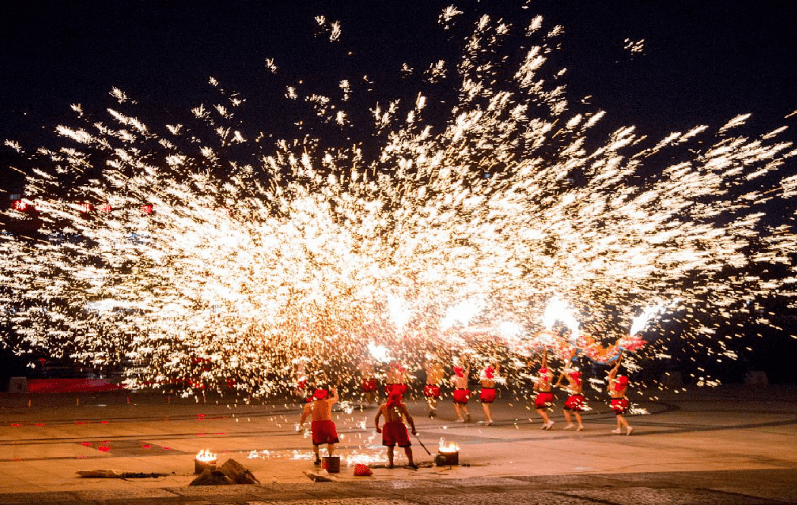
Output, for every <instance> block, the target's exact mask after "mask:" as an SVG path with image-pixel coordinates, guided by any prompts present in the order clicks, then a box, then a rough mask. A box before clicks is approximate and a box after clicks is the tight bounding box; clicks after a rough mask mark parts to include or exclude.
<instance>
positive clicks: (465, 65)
mask: <svg viewBox="0 0 797 505" xmlns="http://www.w3.org/2000/svg"><path fill="white" fill-rule="evenodd" d="M460 14H462V13H461V12H459V11H457V10H456V9H455V8H453V7H450V8H448V9H446V10H445V11H444V12H443V13H442V14H441V15H440V23H441V25H442V26H443V28H444V29H446V30H452V29H454V27H453V25H452V24H451V21H452V19H453V18H454V17H456V16H458V15H460ZM316 19H317V21H318V24H319V26H320V28H321V29H322V30H324V31H325V33H327V35H328V37H329V40H330V41H331V42H334V43H335V44H342V43H344V42H343V39H341V38H340V35H341V31H340V26H341V25H340V24H339V23H338V22H334V23H331V24H330V23H328V22H327V21H326V18H324V17H322V16H320V17H318V18H316ZM542 27H543V20H542V18H541V17H539V16H537V17H535V18H533V19H532V20H531V21H530V22H529V23H528V25H527V27H525V28H524V27H516V26H512V25H507V24H504V23H502V22H495V21H494V20H492V19H490V18H489V17H488V16H483V17H482V18H480V19H479V20H478V22H477V24H476V26H475V29H474V31H473V33H472V34H471V36H470V37H468V38H467V39H466V40H465V46H464V48H463V58H462V59H461V61H459V62H453V63H451V62H447V61H443V60H437V59H435V60H434V61H430V63H429V65H428V67H427V69H426V70H425V71H423V72H420V73H421V74H423V77H422V78H423V80H424V81H423V84H424V88H423V91H417V92H413V93H412V96H411V98H410V99H409V100H401V99H399V98H397V99H395V100H393V101H389V102H387V103H384V102H383V103H375V104H372V105H371V106H370V107H369V112H368V114H367V117H369V118H370V120H371V121H372V126H373V135H372V136H369V137H368V138H369V142H370V144H367V145H364V144H357V143H348V142H347V143H346V144H345V145H340V146H337V147H323V146H325V145H327V143H325V142H323V141H322V140H324V139H321V138H313V137H312V136H311V135H308V134H307V131H310V127H309V125H310V124H315V123H313V121H317V122H318V124H319V125H325V126H326V127H332V128H338V129H340V130H341V131H345V132H353V131H355V129H354V128H355V122H356V121H357V119H356V118H362V117H364V116H365V115H364V114H362V113H361V112H360V111H355V113H352V112H350V111H348V110H346V106H347V105H348V104H352V107H355V105H354V102H353V100H352V99H351V97H354V96H356V95H357V93H358V92H361V91H362V90H363V89H364V88H367V87H369V86H371V85H372V83H371V81H370V80H369V79H368V77H367V76H365V77H363V78H361V79H359V78H356V77H352V76H342V77H341V78H340V79H339V80H338V81H337V82H339V83H340V86H339V88H340V89H339V91H342V95H341V96H340V98H335V97H329V96H325V95H324V94H322V93H316V92H313V91H311V90H308V89H306V86H305V85H303V84H302V83H287V84H286V83H283V84H282V85H281V89H286V90H287V91H286V94H285V97H286V100H287V101H288V102H297V103H298V102H302V101H303V102H304V103H305V104H306V105H307V106H308V107H310V110H312V114H308V116H309V117H306V118H303V119H302V120H300V121H298V122H297V123H296V126H297V128H299V129H302V128H305V130H303V131H302V133H301V134H300V135H299V136H297V137H296V138H292V139H291V138H285V139H278V140H275V141H274V143H273V145H267V140H266V139H267V138H270V137H268V136H264V135H263V134H257V133H255V134H249V133H247V132H246V130H247V128H246V125H245V124H242V123H241V122H240V121H238V119H237V117H238V116H237V112H236V111H238V110H239V109H241V108H243V107H244V106H245V105H246V100H244V99H243V98H242V97H241V96H240V95H238V94H235V93H228V92H225V91H224V90H222V89H221V87H220V84H219V83H218V81H216V80H215V79H212V78H211V80H210V85H211V86H212V88H213V90H214V93H218V96H219V97H220V99H221V103H218V104H216V105H215V106H209V105H206V104H200V105H198V106H197V107H195V108H193V109H191V111H190V114H187V116H186V118H185V119H186V121H185V123H184V124H183V123H181V124H175V125H166V126H164V127H156V126H153V125H151V124H147V121H146V120H145V119H139V117H142V118H143V117H144V115H143V114H142V113H141V111H140V110H139V111H138V114H139V117H136V116H134V115H133V114H134V112H135V108H136V107H137V103H136V101H134V100H132V99H131V98H130V97H128V96H127V95H126V94H125V93H124V92H123V91H121V90H119V89H116V88H114V90H112V92H111V95H112V97H113V98H115V99H116V101H117V102H118V104H116V108H114V109H110V108H109V109H107V113H108V115H109V117H108V118H107V119H105V120H104V121H101V120H96V119H91V115H90V112H89V111H87V110H86V108H85V107H83V106H79V105H75V106H73V107H72V108H73V110H74V111H75V113H76V114H77V122H78V125H76V126H66V125H59V126H58V127H57V133H58V134H59V135H60V136H61V138H62V139H63V142H64V146H62V147H55V148H40V149H37V150H34V151H26V150H25V147H24V146H22V145H20V144H19V143H18V142H16V141H13V140H9V141H6V145H9V146H12V147H13V148H14V149H15V150H17V151H20V152H27V153H28V154H29V156H30V158H31V159H32V160H35V161H36V163H37V166H36V167H35V168H33V169H31V170H30V171H29V173H28V182H27V187H26V190H25V197H24V199H23V203H24V204H25V205H30V206H32V207H33V208H35V209H36V210H37V211H38V214H37V215H36V218H37V219H40V220H41V225H40V227H39V229H40V231H41V235H40V236H38V237H35V239H25V238H21V237H17V236H12V235H9V234H4V235H2V236H0V250H1V251H2V258H3V259H2V270H1V271H0V274H1V275H2V278H3V284H4V290H3V306H4V309H5V310H4V316H3V317H4V318H5V322H6V323H7V324H8V326H9V327H10V328H13V333H12V334H9V335H7V336H5V338H4V341H3V343H4V344H5V345H6V346H9V347H11V348H13V349H14V350H15V351H16V352H18V353H20V354H25V353H33V352H39V351H43V352H46V353H48V354H51V355H67V356H69V357H71V358H73V359H75V360H78V361H80V362H84V363H89V364H93V365H96V366H114V365H116V366H123V368H124V374H125V379H126V383H127V385H128V386H129V387H144V386H156V387H160V386H164V385H171V384H176V383H181V384H188V385H189V388H188V389H187V391H188V394H190V393H191V392H192V391H193V390H195V389H197V388H214V389H221V388H233V389H237V390H239V391H242V392H245V393H246V394H250V395H253V396H268V395H274V394H278V393H283V392H286V391H289V390H291V389H292V388H294V387H295V386H296V384H297V381H296V373H297V370H296V369H297V363H300V362H299V361H297V359H299V358H303V359H306V362H305V361H301V364H302V366H301V371H300V372H298V373H300V375H301V377H302V379H303V380H307V381H308V382H309V383H315V384H324V383H326V384H328V383H341V384H342V383H352V382H353V379H354V377H355V375H356V363H358V362H360V361H362V360H363V357H364V356H368V355H369V353H370V354H371V355H372V356H374V358H376V359H377V360H379V361H387V360H388V356H389V357H390V358H391V359H392V358H395V359H398V360H401V362H402V363H405V364H408V365H409V366H410V367H414V368H415V369H418V368H420V366H421V364H422V363H423V359H424V358H423V356H424V354H425V353H429V352H432V353H434V354H436V355H438V356H440V357H441V358H443V359H444V360H450V359H451V358H452V356H454V355H460V354H462V351H463V350H467V349H471V348H472V349H471V350H472V352H471V353H470V354H472V355H473V356H474V357H479V356H482V355H485V359H486V357H487V355H496V354H498V355H500V356H501V357H503V358H505V359H504V363H505V364H506V365H507V366H504V367H503V368H502V375H503V376H505V377H508V378H509V380H508V383H509V384H514V383H515V382H516V381H515V380H514V379H512V378H513V377H514V378H518V377H523V376H524V375H523V374H524V373H525V372H524V371H523V368H525V366H526V360H525V357H526V356H529V355H530V354H531V353H535V352H539V351H541V350H542V349H543V348H549V347H550V348H556V347H559V348H561V349H564V350H565V351H566V350H568V349H569V350H571V351H572V350H574V348H577V347H578V346H579V345H581V344H579V337H581V336H582V335H583V336H586V337H585V338H587V337H588V338H589V339H591V342H592V344H590V345H592V346H593V347H594V346H598V347H600V346H608V347H601V349H603V351H601V352H592V353H585V354H584V355H585V356H587V357H590V358H592V359H598V360H599V361H600V360H602V359H611V357H612V356H613V355H614V354H612V353H611V352H609V350H612V351H616V350H617V346H619V347H622V345H623V344H622V343H619V344H618V341H619V340H620V339H621V338H626V339H629V335H631V336H636V335H637V333H638V332H640V331H642V329H643V328H644V330H645V331H646V334H647V335H653V336H654V337H655V336H657V335H659V336H660V335H663V334H667V333H668V332H672V331H673V330H672V329H669V328H670V327H677V330H676V331H678V332H680V333H679V336H678V338H677V339H675V340H671V339H665V338H659V339H656V338H651V339H650V340H652V341H650V340H649V341H647V345H645V346H644V347H642V348H641V350H639V351H637V353H636V355H635V357H634V359H640V360H648V359H657V358H660V359H666V357H668V356H669V355H670V354H671V353H670V350H669V347H671V346H672V345H673V344H675V347H677V348H679V349H680V348H682V347H692V348H693V349H694V352H695V353H696V354H698V355H700V356H704V357H705V356H724V357H732V356H733V350H732V349H727V348H726V345H727V343H726V342H723V341H722V340H719V341H717V340H714V339H712V338H711V336H712V335H713V334H714V332H715V331H716V330H717V327H718V326H719V325H723V326H727V327H731V328H733V327H732V325H731V324H730V323H731V320H733V319H735V318H738V317H740V316H749V317H753V316H754V315H755V313H756V311H757V310H758V309H759V305H758V303H759V302H758V301H759V300H760V298H761V297H767V296H770V295H771V294H772V293H779V294H781V295H784V296H793V294H794V286H795V276H794V268H793V266H792V265H793V264H794V263H795V262H794V251H796V250H797V247H796V246H797V244H796V243H795V242H796V241H795V236H796V235H795V233H794V230H793V222H775V221H774V220H773V219H772V218H771V215H770V214H771V213H770V211H769V209H772V208H773V206H777V205H780V204H782V203H783V202H787V201H788V200H789V199H791V198H793V197H794V195H795V193H797V190H796V189H795V188H797V183H796V182H795V181H797V178H795V176H793V175H792V176H790V177H783V178H780V176H779V175H778V171H779V169H780V168H781V167H782V166H784V164H785V162H786V160H787V159H788V158H790V157H792V156H793V155H794V154H795V151H794V150H793V146H792V145H791V144H790V143H789V142H783V141H777V140H776V137H777V135H778V134H779V133H781V132H782V130H780V131H776V132H769V133H767V134H766V135H760V136H758V137H757V138H754V137H748V136H743V135H739V136H733V132H734V131H738V130H739V129H741V128H742V127H743V126H744V123H745V121H747V120H748V115H739V116H737V117H735V118H733V119H731V120H730V121H729V122H728V123H727V124H726V125H724V126H722V127H721V128H720V129H719V130H717V131H716V132H715V133H713V134H712V133H710V131H709V128H708V127H707V126H697V127H694V128H691V129H688V130H687V131H686V133H681V132H676V133H672V134H671V135H669V136H667V137H666V138H665V139H662V140H661V141H659V142H650V141H649V140H648V139H647V138H646V137H645V136H644V135H642V134H640V133H638V132H637V131H636V129H635V128H634V127H623V128H619V129H617V130H616V131H614V132H613V133H611V134H610V135H608V138H605V136H604V135H602V134H600V133H598V132H597V130H598V126H599V125H600V124H601V123H600V122H601V120H602V119H603V118H604V117H605V116H606V113H605V112H604V111H599V110H593V111H589V110H587V111H582V112H575V111H571V109H573V108H574V106H573V105H572V104H571V103H570V102H569V100H568V98H567V94H566V88H565V86H564V85H563V84H562V77H563V75H564V74H565V71H564V70H563V69H551V68H550V67H551V66H552V63H551V60H550V58H551V56H552V54H553V53H554V52H555V51H557V50H558V42H557V38H558V37H559V36H560V35H561V34H562V33H563V31H562V28H561V27H558V26H557V27H554V28H553V29H551V30H550V31H548V32H547V33H546V32H544V31H543V30H542ZM348 35H349V34H347V36H348ZM517 37H523V38H525V46H524V50H525V53H524V54H525V57H523V58H520V59H519V60H518V59H515V58H504V55H503V53H502V52H501V51H502V49H505V46H504V45H503V44H504V42H505V41H506V39H508V38H517ZM627 48H628V50H630V51H632V52H639V51H641V50H642V42H641V41H640V42H630V41H629V43H628V45H627ZM512 62H515V63H512ZM510 65H514V67H513V68H509V66H510ZM266 67H267V68H266V70H267V71H268V72H269V74H270V77H272V78H274V79H276V78H277V77H276V74H277V69H278V68H279V67H278V65H277V62H276V61H274V60H273V59H268V60H266ZM397 70H398V69H397ZM401 70H402V73H404V74H405V75H414V74H415V72H414V71H413V69H412V67H410V66H409V65H404V66H403V67H402V69H401ZM419 78H420V76H419ZM452 81H456V83H457V88H456V89H457V92H458V96H459V100H458V102H457V103H456V104H455V105H453V106H451V105H446V102H445V101H442V100H441V101H439V103H438V101H437V100H436V99H435V94H434V93H433V92H432V90H434V89H436V88H435V87H436V86H438V87H441V89H449V88H446V86H451V84H452ZM357 83H360V84H357ZM446 107H447V109H446V111H445V112H446V114H447V117H448V120H447V121H446V123H445V125H444V126H441V125H440V124H438V123H435V122H434V121H431V120H427V119H426V118H425V115H424V114H425V113H426V112H427V110H430V109H434V110H435V111H436V112H435V114H439V111H440V110H442V109H443V108H446ZM356 128H358V129H365V128H366V126H365V125H362V124H356ZM247 149H248V152H246V150H247ZM242 152H246V153H245V154H243V155H242V154H241V153H242ZM369 153H371V154H369ZM373 153H376V154H373ZM778 179H780V180H778ZM20 208H22V207H20ZM20 208H18V209H17V210H15V209H11V210H9V211H8V214H9V215H10V217H14V218H22V217H25V216H29V215H30V214H25V212H24V208H22V209H23V210H19V209H20ZM775 270H777V271H781V272H783V275H779V276H776V275H772V274H771V271H775ZM640 313H641V314H642V315H641V316H640V315H639V314H640ZM708 314H710V315H711V317H710V318H709V317H707V315H708ZM655 317H658V319H655ZM717 321H720V322H719V323H718V322H717ZM637 325H641V326H637ZM471 328H479V331H471ZM543 330H546V331H543ZM565 330H569V332H568V331H565ZM734 331H735V333H734V332H732V334H731V335H730V336H731V337H733V336H739V335H741V334H742V333H743V329H741V328H736V329H735V330H734ZM640 338H641V337H640ZM485 342H486V343H485ZM629 342H631V340H629ZM632 344H633V345H634V348H633V349H634V350H636V349H637V348H639V347H640V346H641V344H642V340H637V341H633V342H632ZM485 346H487V347H488V349H485ZM612 346H615V347H612ZM476 348H478V351H479V352H476V351H475V350H473V349H476ZM626 349H627V350H629V351H630V350H632V349H631V347H626ZM563 355H568V356H569V355H571V353H570V352H563ZM517 356H520V357H521V358H522V359H516V357H517ZM601 356H603V358H600V357H601ZM474 359H475V358H474ZM631 361H633V360H631ZM186 381H188V382H186Z"/></svg>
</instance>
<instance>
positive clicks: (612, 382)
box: [534, 352, 634, 435]
mask: <svg viewBox="0 0 797 505" xmlns="http://www.w3.org/2000/svg"><path fill="white" fill-rule="evenodd" d="M621 361H622V353H621V354H620V355H619V356H618V357H617V363H616V364H615V365H614V368H612V369H611V371H609V374H608V376H607V382H608V392H609V398H610V403H609V405H610V406H611V408H612V410H613V411H614V414H615V417H616V418H617V428H616V429H615V430H612V433H616V434H621V433H622V432H623V429H625V434H626V435H630V434H631V432H633V431H634V428H633V427H631V426H630V425H629V424H628V421H627V420H626V418H625V414H626V412H628V406H629V403H628V398H627V397H626V393H627V391H628V376H626V375H619V376H618V375H617V373H618V371H619V370H620V362H621ZM553 375H554V374H553V370H551V369H550V368H549V367H548V359H547V352H544V353H543V357H542V366H541V367H540V371H539V375H538V376H537V377H536V380H535V381H534V391H535V392H536V396H535V398H534V409H535V410H536V411H537V414H539V416H540V418H542V428H541V429H543V430H550V429H551V427H552V426H553V424H554V422H553V420H552V419H551V418H550V416H549V415H548V411H549V410H551V409H552V408H553V402H554V395H553V386H554V384H553ZM563 380H567V385H566V386H565V389H566V390H567V399H566V400H565V403H564V406H563V407H562V413H563V414H564V416H565V421H566V422H567V424H566V425H565V427H564V429H566V430H571V429H573V428H575V429H576V431H582V430H584V424H583V423H582V420H581V412H582V411H583V410H584V405H585V403H584V385H583V381H582V378H581V372H580V371H578V370H577V369H575V368H572V367H567V366H566V367H565V368H564V369H563V370H562V372H561V373H560V375H559V378H558V380H557V381H556V384H555V386H557V387H560V386H562V381H563ZM573 417H575V420H576V423H577V424H575V425H574V424H573Z"/></svg>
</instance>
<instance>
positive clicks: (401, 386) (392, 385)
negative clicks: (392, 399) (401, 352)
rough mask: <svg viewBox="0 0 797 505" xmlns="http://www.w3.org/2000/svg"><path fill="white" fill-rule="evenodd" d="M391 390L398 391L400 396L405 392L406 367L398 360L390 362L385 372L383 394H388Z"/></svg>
mask: <svg viewBox="0 0 797 505" xmlns="http://www.w3.org/2000/svg"><path fill="white" fill-rule="evenodd" d="M393 391H398V392H399V393H401V395H402V396H404V393H406V392H407V369H406V368H404V367H403V366H402V364H401V362H400V361H398V360H393V361H391V362H390V365H389V366H388V369H387V373H386V374H385V394H386V395H387V396H390V393H391V392H393Z"/></svg>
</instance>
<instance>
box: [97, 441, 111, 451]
mask: <svg viewBox="0 0 797 505" xmlns="http://www.w3.org/2000/svg"><path fill="white" fill-rule="evenodd" d="M106 443H107V442H106ZM97 450H98V451H102V452H109V451H110V450H111V446H110V445H101V446H99V447H97Z"/></svg>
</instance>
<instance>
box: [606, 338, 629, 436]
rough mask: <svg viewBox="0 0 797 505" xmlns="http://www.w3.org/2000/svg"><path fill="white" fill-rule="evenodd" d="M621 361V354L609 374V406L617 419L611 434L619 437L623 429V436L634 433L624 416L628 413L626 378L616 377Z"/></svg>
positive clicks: (622, 376) (623, 376)
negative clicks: (615, 426) (615, 427)
mask: <svg viewBox="0 0 797 505" xmlns="http://www.w3.org/2000/svg"><path fill="white" fill-rule="evenodd" d="M622 359H623V355H622V353H621V354H620V357H619V358H617V364H616V365H614V368H612V369H611V371H610V372H609V397H610V398H611V404H610V405H611V407H612V410H614V413H615V415H616V417H617V429H615V430H612V433H617V434H618V435H619V434H621V433H622V432H623V428H625V434H626V435H630V434H631V432H632V431H634V428H632V427H631V426H630V425H629V424H628V421H627V420H626V419H625V415H624V414H625V413H626V412H627V411H628V398H627V397H626V396H625V394H626V392H628V377H627V376H625V375H621V376H619V377H618V376H617V371H618V370H619V369H620V361H622Z"/></svg>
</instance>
